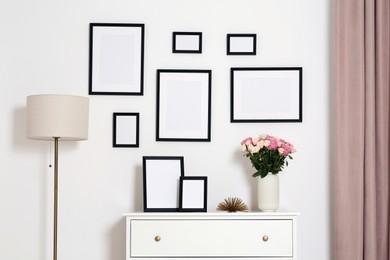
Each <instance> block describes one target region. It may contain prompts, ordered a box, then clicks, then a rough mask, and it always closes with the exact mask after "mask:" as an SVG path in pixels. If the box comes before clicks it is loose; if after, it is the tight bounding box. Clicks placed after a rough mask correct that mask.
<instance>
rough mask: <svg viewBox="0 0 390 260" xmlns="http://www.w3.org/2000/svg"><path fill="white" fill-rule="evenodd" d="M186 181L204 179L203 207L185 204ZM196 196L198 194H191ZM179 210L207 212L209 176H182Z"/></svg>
mask: <svg viewBox="0 0 390 260" xmlns="http://www.w3.org/2000/svg"><path fill="white" fill-rule="evenodd" d="M186 181H202V182H203V194H202V195H203V201H202V202H203V206H202V207H197V208H194V207H186V206H185V205H183V204H184V189H185V188H184V182H186ZM191 195H194V196H196V195H197V194H191ZM179 211H181V212H207V177H206V176H183V177H180V202H179Z"/></svg>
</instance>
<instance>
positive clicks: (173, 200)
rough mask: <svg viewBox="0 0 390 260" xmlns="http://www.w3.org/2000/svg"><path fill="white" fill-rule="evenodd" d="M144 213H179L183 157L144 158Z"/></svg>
mask: <svg viewBox="0 0 390 260" xmlns="http://www.w3.org/2000/svg"><path fill="white" fill-rule="evenodd" d="M142 164H143V198H144V201H143V202H144V212H177V211H179V185H180V177H183V176H184V157H183V156H143V157H142Z"/></svg>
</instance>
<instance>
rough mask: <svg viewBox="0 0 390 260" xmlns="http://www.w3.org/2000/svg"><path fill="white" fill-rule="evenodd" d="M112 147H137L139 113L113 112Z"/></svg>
mask: <svg viewBox="0 0 390 260" xmlns="http://www.w3.org/2000/svg"><path fill="white" fill-rule="evenodd" d="M112 132H113V134H112V146H113V147H139V113H114V114H113V131H112Z"/></svg>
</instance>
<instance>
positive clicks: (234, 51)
mask: <svg viewBox="0 0 390 260" xmlns="http://www.w3.org/2000/svg"><path fill="white" fill-rule="evenodd" d="M226 45H227V46H226V54H227V55H256V53H257V47H256V46H257V34H255V33H228V34H227V35H226Z"/></svg>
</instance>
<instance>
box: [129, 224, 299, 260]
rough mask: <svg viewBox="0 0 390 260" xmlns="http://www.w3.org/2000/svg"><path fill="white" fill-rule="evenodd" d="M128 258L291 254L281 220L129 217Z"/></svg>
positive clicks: (290, 231) (289, 234)
mask: <svg viewBox="0 0 390 260" xmlns="http://www.w3.org/2000/svg"><path fill="white" fill-rule="evenodd" d="M129 243H130V256H131V257H156V258H157V257H292V255H293V225H292V220H291V219H282V220H220V219H219V220H212V219H209V220H131V222H130V241H129Z"/></svg>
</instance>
